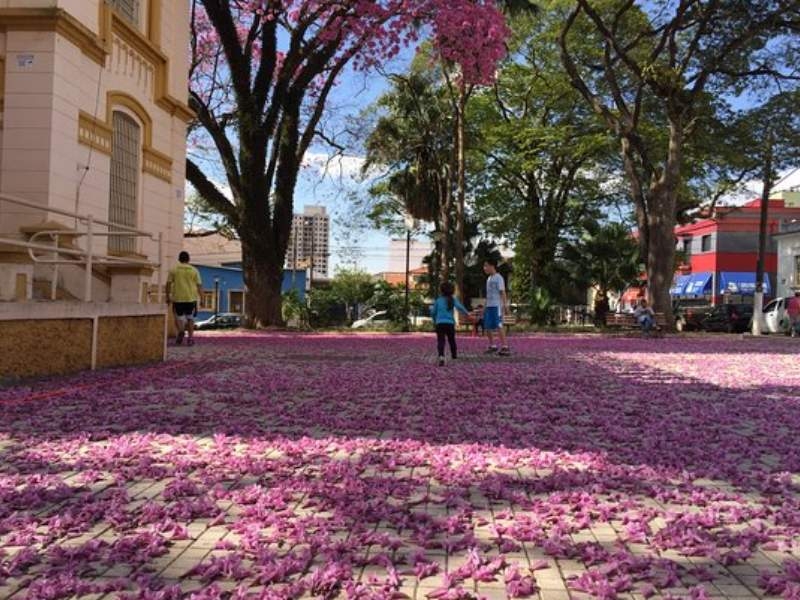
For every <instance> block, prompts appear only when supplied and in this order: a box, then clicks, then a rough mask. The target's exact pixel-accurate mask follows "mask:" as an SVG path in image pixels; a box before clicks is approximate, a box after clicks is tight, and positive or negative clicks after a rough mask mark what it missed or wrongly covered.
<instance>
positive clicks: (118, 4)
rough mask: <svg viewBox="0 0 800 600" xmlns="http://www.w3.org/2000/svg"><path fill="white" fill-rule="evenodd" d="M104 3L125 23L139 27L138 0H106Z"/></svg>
mask: <svg viewBox="0 0 800 600" xmlns="http://www.w3.org/2000/svg"><path fill="white" fill-rule="evenodd" d="M106 2H108V4H109V6H111V8H113V9H114V10H115V11H117V14H119V15H120V16H121V17H122V18H124V19H125V20H126V21H128V22H129V23H132V24H133V25H136V26H137V27H138V26H139V20H140V16H139V0H106Z"/></svg>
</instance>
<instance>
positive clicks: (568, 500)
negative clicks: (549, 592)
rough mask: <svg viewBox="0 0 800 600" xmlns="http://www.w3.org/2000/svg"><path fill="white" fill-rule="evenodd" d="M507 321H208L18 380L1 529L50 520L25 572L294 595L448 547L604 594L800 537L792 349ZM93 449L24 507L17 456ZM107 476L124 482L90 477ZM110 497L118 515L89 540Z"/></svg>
mask: <svg viewBox="0 0 800 600" xmlns="http://www.w3.org/2000/svg"><path fill="white" fill-rule="evenodd" d="M514 342H515V344H514V350H515V355H514V356H513V357H511V358H510V359H508V360H503V359H499V358H495V357H489V358H484V357H483V356H482V355H481V354H480V352H481V350H482V348H481V344H482V343H483V342H482V341H481V340H468V339H464V340H461V351H462V354H463V357H464V358H465V359H466V360H464V361H463V362H458V361H456V362H453V363H450V364H448V366H447V367H446V368H443V369H440V368H438V367H436V366H435V361H434V357H432V356H430V340H429V339H427V338H424V337H413V338H399V337H391V336H386V337H377V338H358V339H357V340H355V341H354V339H353V338H350V337H342V338H336V337H333V338H331V337H328V338H321V337H314V336H309V337H304V338H300V339H298V338H293V337H289V336H286V337H283V336H282V337H259V336H252V337H247V338H243V339H237V338H231V339H229V340H220V339H214V340H213V342H212V341H209V342H208V343H206V341H203V343H202V344H198V346H196V347H195V348H194V349H193V350H192V351H191V353H190V352H185V353H181V354H179V353H178V352H176V351H175V350H173V351H171V358H170V361H169V362H167V363H165V364H163V365H157V366H152V367H147V368H145V369H119V370H112V371H105V372H99V373H92V374H84V375H80V376H75V377H70V378H63V379H56V380H50V381H48V382H45V383H44V384H43V385H40V386H35V387H34V386H28V387H24V386H20V387H17V388H13V389H9V390H5V391H2V392H0V405H2V407H3V410H4V419H3V420H2V422H0V493H2V494H6V495H5V496H4V498H9V499H10V500H11V504H10V505H9V506H10V507H11V510H10V511H7V512H6V513H5V518H3V519H0V546H7V545H9V544H8V543H7V542H8V539H4V538H3V537H2V534H3V533H5V534H8V533H9V532H10V528H9V527H10V525H11V524H12V523H13V521H10V520H9V519H11V518H12V517H14V518H17V519H19V518H20V517H24V518H28V519H30V520H31V523H33V524H35V525H36V527H37V528H43V531H45V532H47V531H52V532H53V533H52V535H50V534H48V535H49V537H48V542H47V544H43V545H42V548H41V549H40V550H37V554H36V557H37V565H38V566H36V567H35V566H34V565H29V566H27V567H26V568H25V569H23V571H22V575H20V577H18V578H17V579H18V580H19V581H20V582H22V581H26V580H25V577H27V578H28V579H27V584H26V585H28V586H31V585H34V583H36V582H42V581H44V580H46V579H47V578H53V577H56V576H57V575H59V574H62V575H63V574H65V573H66V574H69V575H70V576H71V577H73V578H77V579H79V580H92V581H94V580H96V579H97V578H98V577H100V576H101V575H102V574H103V570H102V569H100V568H99V566H98V565H101V566H102V565H105V566H106V567H108V566H109V565H125V566H126V569H127V571H128V574H127V575H126V577H128V578H129V580H128V581H127V583H126V585H128V586H130V585H134V586H139V587H140V588H141V589H166V588H168V587H169V586H171V585H179V586H183V585H184V584H185V583H186V581H194V582H195V583H196V582H198V581H199V582H200V584H201V585H213V584H214V583H215V582H227V583H228V584H231V585H233V583H235V582H241V583H242V584H243V585H244V584H246V585H247V586H250V585H256V584H257V583H258V584H260V585H269V586H271V587H274V588H275V589H276V590H277V589H280V590H284V591H286V593H287V595H290V596H291V595H292V593H294V592H298V591H300V592H309V593H312V594H313V593H319V594H321V595H323V596H324V595H326V594H327V593H329V592H330V593H333V592H334V591H339V590H340V589H341V588H342V586H343V585H345V584H347V585H352V586H356V585H361V584H363V585H367V586H368V587H370V577H372V578H374V581H372V584H373V585H371V588H377V589H384V588H385V587H386V586H387V585H388V586H389V587H390V588H392V586H393V585H394V584H393V583H391V581H389V580H391V579H392V578H393V577H394V575H392V570H391V569H390V567H391V568H392V569H395V570H396V572H399V573H401V578H405V579H407V580H409V581H413V582H415V583H416V584H419V585H422V584H423V583H425V582H427V584H430V586H431V587H438V586H439V585H445V584H448V583H454V584H455V583H458V576H455V577H456V579H455V580H453V581H449V580H445V579H442V577H441V573H439V572H437V569H438V568H439V567H436V568H434V567H426V566H425V565H428V564H432V563H435V562H436V561H437V560H438V558H437V557H443V558H442V560H443V562H442V566H441V571H449V572H453V573H461V574H462V575H469V576H468V577H463V578H462V581H460V584H461V585H467V583H466V580H467V579H469V580H470V581H471V583H469V585H472V586H473V589H474V586H475V585H477V586H478V589H479V588H480V582H479V581H478V579H479V578H480V576H481V575H480V573H478V571H479V570H480V569H483V570H484V571H486V570H488V571H491V570H492V569H495V572H494V574H493V575H491V576H493V577H495V578H496V579H497V580H498V581H500V580H502V577H503V570H504V569H505V568H506V567H507V565H508V564H511V563H518V564H520V565H523V566H526V565H527V566H529V567H530V566H532V563H534V562H535V561H536V560H544V561H546V562H547V565H548V567H549V569H553V570H559V573H560V576H567V575H569V573H570V572H569V570H568V567H569V566H570V565H572V566H574V564H575V563H577V564H579V565H580V566H581V569H577V568H576V570H575V572H574V574H575V576H576V578H581V577H582V579H580V583H578V584H577V585H578V586H579V587H580V588H581V589H584V590H589V591H592V593H595V594H596V595H597V594H600V593H601V591H602V589H604V587H603V586H611V589H617V591H618V592H620V593H621V592H624V591H626V590H627V589H639V585H640V584H642V585H643V584H645V583H650V584H654V585H656V587H658V588H659V589H668V588H673V587H680V586H683V587H684V588H685V587H686V586H688V585H694V584H696V583H698V582H701V581H703V580H704V579H705V578H707V577H709V576H710V575H709V573H705V572H703V571H702V570H701V569H700V567H702V566H703V564H706V566H707V568H708V569H710V571H713V573H712V574H713V575H714V577H717V578H728V577H731V576H732V574H731V573H730V572H728V571H726V569H725V567H726V566H728V565H732V564H744V563H747V561H748V560H750V559H751V558H752V557H754V556H759V557H760V556H761V553H762V552H763V551H768V549H770V548H771V549H774V548H776V547H781V544H784V545H785V544H788V547H791V540H792V536H793V535H795V534H796V533H797V530H798V528H800V516H799V515H800V501H799V500H798V487H797V484H796V481H795V479H793V477H792V474H794V473H798V472H800V449H798V448H797V447H796V443H795V440H796V430H797V425H798V411H797V408H798V403H800V389H799V388H798V385H797V384H795V383H793V382H797V381H798V379H797V378H796V377H795V378H794V379H791V377H794V376H793V374H792V373H790V372H788V371H787V372H786V377H787V378H789V380H788V381H787V382H786V383H785V384H781V383H779V382H778V377H777V375H780V374H782V373H783V372H784V371H783V369H785V368H786V367H787V365H788V364H789V362H790V361H789V359H790V358H791V357H788V358H786V357H785V356H784V355H783V354H782V353H781V352H776V353H768V352H767V348H766V346H764V347H763V348H761V349H760V351H759V352H762V353H763V354H761V356H764V357H766V358H765V361H766V365H761V366H759V365H754V364H752V363H753V358H752V356H751V357H748V358H746V359H739V358H737V356H736V348H737V346H736V343H735V342H733V343H732V342H720V341H717V340H716V339H714V340H712V341H711V342H705V341H701V342H699V343H695V342H687V341H686V340H671V339H666V340H618V339H615V340H608V339H605V338H580V339H572V338H571V339H567V340H560V339H558V338H540V337H536V338H526V339H517V340H514ZM722 346H724V348H725V350H726V352H725V353H723V352H717V349H718V348H720V347H722ZM181 350H188V349H181ZM750 354H751V355H753V354H758V353H750ZM770 354H775V356H776V357H778V358H777V359H775V361H772V362H770V361H769V355H770ZM715 356H716V357H717V358H714V357H715ZM777 360H779V361H786V362H776V361H777ZM681 365H684V366H683V370H681V368H680V367H681ZM775 369H777V371H775ZM753 370H755V371H756V373H755V374H753V373H751V371H753ZM759 382H761V383H759ZM74 473H84V474H87V473H88V482H87V483H83V484H81V485H76V486H74V489H73V488H70V493H69V494H68V495H67V496H64V497H61V496H59V497H57V498H51V497H49V496H48V492H47V485H46V484H43V485H44V487H43V488H42V490H41V494H36V493H35V490H32V489H31V490H29V492H31V493H34V495H35V496H36V497H37V498H40V500H36V501H35V502H38V504H36V503H35V504H33V505H31V506H29V507H26V506H24V499H25V498H28V497H30V494H22V495H20V493H21V492H20V489H17V487H18V485H19V479H14V477H17V478H19V477H25V478H37V477H38V478H45V479H46V478H47V477H51V476H52V477H55V478H58V477H67V476H68V474H74ZM92 474H94V476H92ZM95 478H97V479H98V480H102V481H108V482H109V486H110V488H109V491H107V492H105V494H106V495H103V493H100V492H96V493H88V492H87V489H86V486H87V485H91V481H92V480H94V479H95ZM146 485H151V486H152V487H151V488H146ZM21 489H24V488H21ZM148 489H150V490H151V491H150V492H148V491H147V490H148ZM123 492H124V493H123ZM14 494H16V495H14ZM231 506H233V507H235V508H236V509H235V511H234V512H229V509H230V507H231ZM687 515H688V516H687ZM67 517H69V518H70V519H72V521H71V522H70V521H69V519H67ZM65 520H66V521H67V522H69V523H70V525H69V526H62V525H61V522H62V521H65ZM759 522H762V523H763V526H762V525H758V523H759ZM98 523H105V524H107V525H108V526H109V527H111V529H112V530H113V533H112V534H111V536H110V538H109V539H105V540H101V541H94V542H92V539H94V538H92V539H85V540H84V539H83V538H82V536H86V535H87V534H88V532H89V531H90V530H92V528H94V527H95V526H96V525H98ZM192 524H195V525H197V524H201V525H202V528H201V529H200V530H199V531H210V530H213V529H214V528H215V527H217V528H221V529H220V531H221V533H222V535H221V537H220V538H219V539H218V540H216V541H213V542H212V543H210V544H209V545H208V546H207V550H208V551H209V552H211V550H216V552H215V553H213V554H208V555H206V556H203V557H200V558H198V559H197V565H195V567H197V568H196V569H186V572H185V573H183V574H179V573H178V572H177V571H176V570H172V571H170V570H169V569H170V567H169V564H170V563H168V562H167V561H165V560H164V557H165V556H171V555H170V553H171V552H173V550H174V544H177V543H179V542H180V540H181V538H183V537H186V536H188V535H189V534H188V533H187V532H185V531H184V528H186V527H189V526H190V525H192ZM3 527H5V529H3ZM60 527H61V528H60ZM603 531H605V536H606V537H603ZM175 532H177V533H175ZM191 535H195V534H191ZM198 535H202V533H201V534H198ZM76 540H77V541H76ZM70 545H73V546H74V547H75V548H78V549H77V550H75V551H74V552H73V553H72V554H69V553H68V558H69V559H67V558H65V556H66V555H65V554H64V550H63V549H64V548H65V547H66V548H68V547H70ZM58 548H61V550H57V549H58ZM471 549H477V551H478V553H479V554H480V557H479V558H475V556H474V554H471ZM500 554H503V555H504V556H506V559H504V560H505V563H503V566H502V567H497V564H500V563H492V562H491V561H492V560H494V558H495V557H497V556H499V555H500ZM687 557H694V558H693V559H692V560H694V563H699V564H694V563H693V562H692V561H691V560H689V559H688V558H687ZM10 560H11V559H9V558H4V557H3V556H2V555H0V579H1V578H3V568H4V567H6V571H8V568H7V567H8V564H9V562H10ZM176 560H177V559H176ZM562 561H566V562H562ZM490 563H491V564H492V565H494V566H491V567H490ZM65 564H66V565H68V566H66V567H65ZM465 564H466V565H468V566H467V567H464V565H465ZM770 564H771V565H772V566H771V568H772V570H773V571H774V570H776V569H777V566H776V565H774V564H772V563H770ZM198 565H199V566H198ZM330 565H334V566H337V565H338V567H337V568H339V569H340V570H339V571H336V570H335V569H334V571H326V570H325V569H326V568H328V566H330ZM565 565H566V566H565ZM759 565H760V566H763V564H761V563H759ZM534 566H535V565H534ZM162 567H163V568H166V569H167V570H166V571H164V570H160V569H162ZM461 567H464V569H465V570H463V571H459V569H460V568H461ZM593 567H597V569H599V571H598V572H597V573H595V572H594V571H592V568H593ZM587 568H588V570H589V571H590V572H591V573H593V574H591V575H587V576H584V573H585V572H586V569H587ZM37 569H38V570H37ZM426 569H429V570H430V571H432V572H434V574H432V575H431V576H430V577H422V578H420V574H424V573H426V572H427V571H426ZM470 569H471V570H470ZM708 569H707V570H708ZM481 572H483V571H481ZM754 572H755V571H754ZM402 573H406V574H405V575H402ZM364 574H366V577H365V576H364ZM472 576H475V577H478V579H475V578H472ZM131 577H133V579H131ZM486 577H489V575H486ZM359 578H361V579H359ZM108 579H109V578H108V577H106V580H105V583H104V585H112V584H113V585H119V582H117V581H116V580H114V579H113V578H112V579H111V583H109V581H108ZM132 581H133V582H134V583H131V582H132ZM301 581H303V582H305V583H303V584H302V586H301V587H302V590H300V588H292V586H293V585H294V586H297V585H300V584H299V583H298V582H301ZM387 581H389V582H388V583H387ZM476 581H477V583H476ZM512 581H513V578H512ZM736 581H738V582H739V583H741V582H742V580H736ZM176 582H177V583H176ZM232 582H233V583H232ZM359 582H360V583H359ZM484 583H485V582H484ZM752 583H753V582H752V578H751V580H749V584H748V585H750V584H752ZM427 584H426V585H427ZM315 586H316V587H315ZM326 586H327V587H326ZM629 586H630V587H629ZM392 589H393V588H392ZM292 590H294V592H292ZM314 590H316V591H314ZM34 591H36V590H35V589H34ZM679 595H680V594H679ZM684 597H685V595H684Z"/></svg>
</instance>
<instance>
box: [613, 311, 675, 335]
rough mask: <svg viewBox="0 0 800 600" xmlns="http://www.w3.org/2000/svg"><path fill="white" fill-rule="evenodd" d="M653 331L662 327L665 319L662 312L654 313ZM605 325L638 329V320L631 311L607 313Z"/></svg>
mask: <svg viewBox="0 0 800 600" xmlns="http://www.w3.org/2000/svg"><path fill="white" fill-rule="evenodd" d="M655 321H656V326H655V328H654V329H655V331H661V330H662V329H663V328H664V324H665V323H666V320H665V319H664V313H663V312H657V313H655ZM606 327H612V328H618V329H639V328H640V327H639V322H638V321H637V320H636V317H635V316H634V315H633V313H608V314H607V315H606Z"/></svg>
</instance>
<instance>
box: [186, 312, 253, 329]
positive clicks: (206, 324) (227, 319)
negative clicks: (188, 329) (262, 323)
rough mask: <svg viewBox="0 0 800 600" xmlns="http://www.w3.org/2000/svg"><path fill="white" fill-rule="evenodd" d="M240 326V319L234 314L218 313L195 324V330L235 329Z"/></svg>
mask: <svg viewBox="0 0 800 600" xmlns="http://www.w3.org/2000/svg"><path fill="white" fill-rule="evenodd" d="M241 324H242V317H241V316H240V315H237V314H235V313H219V314H217V315H213V316H211V317H209V318H208V319H205V320H204V321H198V322H197V323H195V325H194V328H195V329H200V330H204V329H235V328H237V327H239V326H240V325H241Z"/></svg>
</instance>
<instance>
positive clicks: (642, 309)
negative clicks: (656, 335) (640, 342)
mask: <svg viewBox="0 0 800 600" xmlns="http://www.w3.org/2000/svg"><path fill="white" fill-rule="evenodd" d="M633 316H634V318H635V319H636V322H637V323H639V327H641V329H642V334H643V335H644V336H648V337H649V336H650V332H651V331H652V329H653V327H654V326H655V324H656V314H655V313H654V312H653V309H652V308H650V307H649V306H647V300H645V299H644V298H642V299H641V300H639V306H637V307H636V309H635V310H634V311H633Z"/></svg>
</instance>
